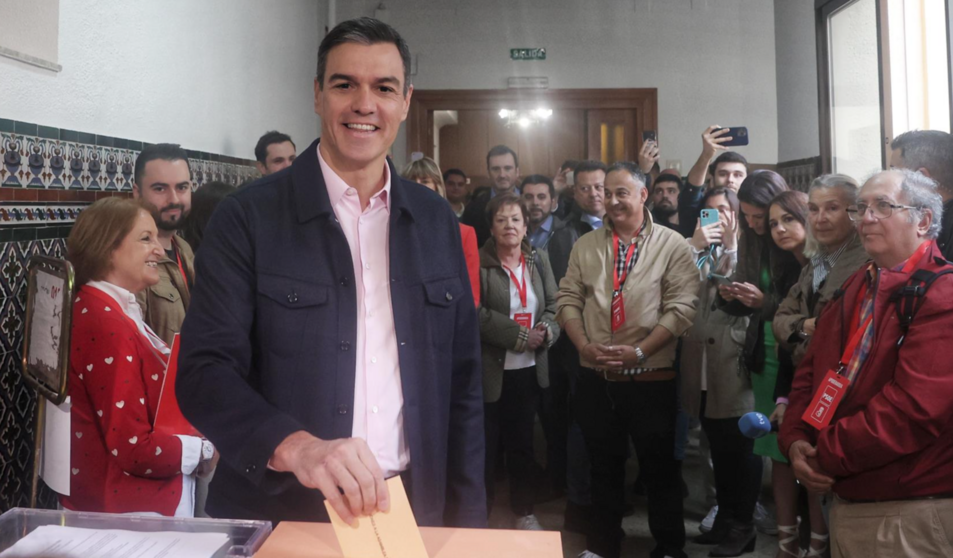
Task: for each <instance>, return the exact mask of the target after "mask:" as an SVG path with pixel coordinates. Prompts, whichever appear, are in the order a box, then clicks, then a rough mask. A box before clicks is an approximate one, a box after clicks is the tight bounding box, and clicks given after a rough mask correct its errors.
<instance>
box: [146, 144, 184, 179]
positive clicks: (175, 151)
mask: <svg viewBox="0 0 953 558" xmlns="http://www.w3.org/2000/svg"><path fill="white" fill-rule="evenodd" d="M156 159H161V160H163V161H179V160H182V161H185V165H186V167H188V169H189V180H191V179H192V167H191V165H189V154H188V153H186V151H185V150H184V149H182V146H180V145H179V144H177V143H157V144H155V145H150V146H148V147H146V148H145V149H143V150H142V151H140V152H139V156H138V157H136V167H135V170H134V171H133V177H134V178H133V179H134V180H135V183H136V186H142V175H143V174H145V172H146V163H148V162H149V161H155V160H156Z"/></svg>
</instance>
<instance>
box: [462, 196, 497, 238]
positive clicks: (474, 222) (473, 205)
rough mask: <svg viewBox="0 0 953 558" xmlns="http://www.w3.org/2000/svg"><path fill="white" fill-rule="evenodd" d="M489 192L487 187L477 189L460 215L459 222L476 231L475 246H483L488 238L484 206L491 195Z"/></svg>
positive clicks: (488, 230) (488, 232) (487, 222)
mask: <svg viewBox="0 0 953 558" xmlns="http://www.w3.org/2000/svg"><path fill="white" fill-rule="evenodd" d="M490 192H491V190H490V189H489V188H485V189H482V188H481V189H480V190H477V191H476V192H475V193H474V194H473V199H471V200H470V203H468V204H467V208H466V209H464V210H463V216H461V217H460V222H461V223H463V224H464V225H470V226H471V227H473V229H474V230H475V231H476V235H477V248H483V245H484V244H486V241H487V239H489V238H490V222H489V221H488V220H487V218H486V206H487V204H489V203H490V198H491V197H492V196H491V194H490Z"/></svg>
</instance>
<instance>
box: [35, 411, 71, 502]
mask: <svg viewBox="0 0 953 558" xmlns="http://www.w3.org/2000/svg"><path fill="white" fill-rule="evenodd" d="M43 404H44V405H46V424H45V426H44V429H43V461H41V462H40V478H42V479H43V481H44V482H45V483H46V484H47V486H49V487H50V488H52V489H53V490H54V491H55V492H58V493H59V494H62V495H63V496H69V483H70V471H69V469H70V444H71V443H72V439H71V438H70V408H71V407H72V404H71V402H70V399H69V398H68V397H67V398H66V401H65V402H64V403H63V404H62V405H60V406H58V407H57V406H56V405H53V404H52V403H50V402H49V401H48V400H47V399H43Z"/></svg>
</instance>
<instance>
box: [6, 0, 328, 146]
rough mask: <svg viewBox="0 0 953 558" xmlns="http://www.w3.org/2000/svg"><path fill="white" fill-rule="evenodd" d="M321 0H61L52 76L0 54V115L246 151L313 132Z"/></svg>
mask: <svg viewBox="0 0 953 558" xmlns="http://www.w3.org/2000/svg"><path fill="white" fill-rule="evenodd" d="M325 6H326V1H319V0H282V1H280V2H271V1H269V2H262V1H259V0H202V1H194V0H162V1H154V0H153V1H150V0H100V1H97V2H89V1H85V0H61V4H60V36H59V63H60V64H62V66H63V71H62V72H61V73H54V72H51V71H48V70H42V69H39V68H34V67H31V66H27V65H25V64H23V63H20V62H17V61H14V60H9V59H4V58H0V118H10V119H14V120H21V121H26V122H35V123H38V124H41V125H47V126H54V127H58V128H66V129H71V130H78V131H82V132H92V133H96V134H100V135H107V136H114V137H121V138H128V139H133V140H139V141H146V142H150V143H156V142H163V141H168V142H175V143H181V144H182V145H183V146H184V147H186V148H188V149H195V150H200V151H208V152H212V153H220V154H225V155H231V156H235V157H243V158H246V159H253V158H254V153H253V150H254V146H255V142H256V141H257V140H258V137H259V136H261V134H262V133H264V132H265V131H267V130H271V129H278V130H281V131H283V132H286V133H288V134H290V135H291V136H292V137H293V138H294V139H295V141H296V143H297V145H298V146H299V148H301V147H304V146H306V145H307V144H308V143H309V142H311V141H312V140H313V139H314V138H315V137H317V135H318V119H317V116H315V114H314V102H313V86H312V83H313V79H314V68H315V64H316V61H317V49H318V43H319V42H320V40H321V38H322V37H323V36H324V33H323V30H324V25H325V21H326V17H327V8H326V7H325Z"/></svg>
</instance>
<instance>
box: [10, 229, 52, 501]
mask: <svg viewBox="0 0 953 558" xmlns="http://www.w3.org/2000/svg"><path fill="white" fill-rule="evenodd" d="M65 253H66V241H65V240H64V239H62V238H56V239H48V240H33V241H27V242H5V243H0V511H6V510H8V509H10V508H12V507H17V506H19V507H29V505H30V483H31V482H32V478H33V440H34V439H35V438H34V432H33V428H34V424H33V421H34V416H35V414H36V404H37V398H36V392H35V391H34V390H33V389H32V388H30V387H29V386H27V385H26V384H25V383H24V382H23V378H22V376H21V367H22V359H23V353H22V350H23V320H24V307H25V306H26V264H27V261H28V260H29V259H30V257H31V256H33V255H36V254H42V255H46V256H52V257H56V258H60V257H63V255H64V254H65ZM41 486H42V483H41ZM39 505H40V507H44V508H55V507H56V497H55V495H54V494H53V493H52V492H51V491H50V490H49V489H47V488H46V487H45V486H44V487H43V489H42V490H41V491H40V499H39Z"/></svg>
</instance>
